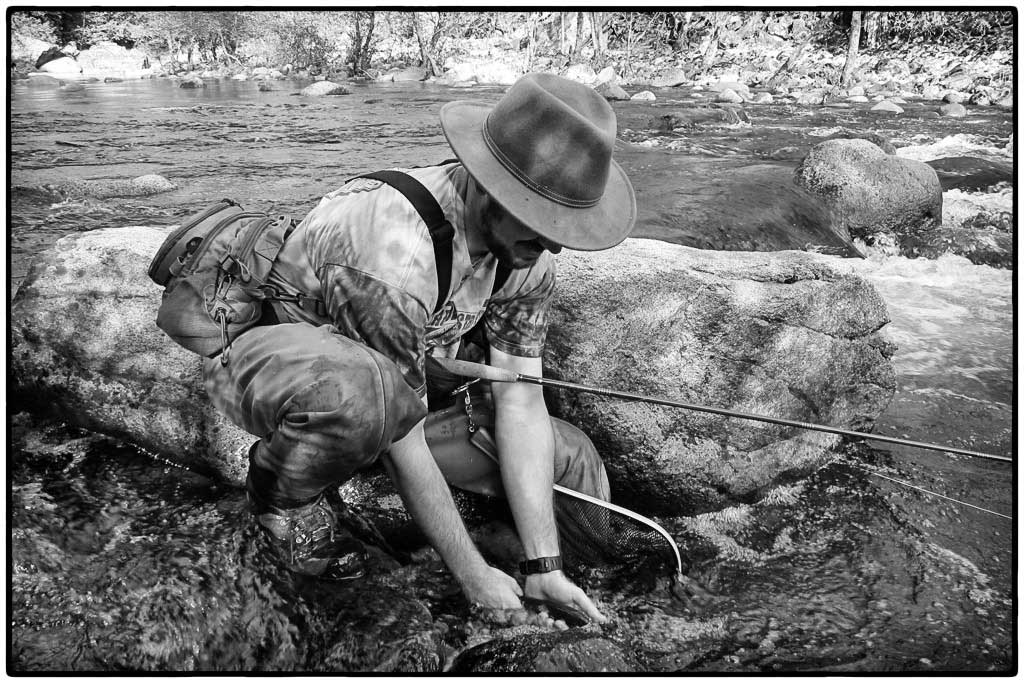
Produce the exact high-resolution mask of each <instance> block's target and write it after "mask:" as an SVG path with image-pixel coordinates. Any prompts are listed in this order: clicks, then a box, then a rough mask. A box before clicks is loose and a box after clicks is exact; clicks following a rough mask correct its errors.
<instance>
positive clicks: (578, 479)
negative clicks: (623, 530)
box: [551, 417, 611, 500]
mask: <svg viewBox="0 0 1024 683" xmlns="http://www.w3.org/2000/svg"><path fill="white" fill-rule="evenodd" d="M551 427H552V429H553V431H554V433H555V471H554V475H555V483H556V484H558V485H559V486H564V487H565V488H568V489H572V490H573V491H579V492H580V493H585V494H587V495H590V496H593V497H595V498H600V499H601V500H609V499H610V498H611V489H610V487H609V485H608V474H607V472H606V471H605V468H604V462H602V461H601V456H600V455H598V452H597V449H596V448H595V447H594V443H593V442H592V441H591V440H590V437H588V436H587V435H586V434H584V433H583V431H582V430H581V429H579V428H578V427H575V426H573V425H571V424H569V423H568V422H565V421H564V420H560V419H558V418H556V417H553V418H551Z"/></svg>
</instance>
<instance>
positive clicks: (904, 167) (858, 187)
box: [795, 139, 942, 246]
mask: <svg viewBox="0 0 1024 683" xmlns="http://www.w3.org/2000/svg"><path fill="white" fill-rule="evenodd" d="M795 177H796V182H797V184H798V185H799V186H800V187H803V188H805V189H807V190H808V191H810V192H812V193H814V194H816V195H818V196H819V197H821V198H822V199H823V200H824V201H825V202H826V204H827V205H828V206H829V207H831V209H832V213H833V216H834V217H835V220H836V226H837V228H839V229H844V230H846V231H847V233H848V234H849V235H850V237H853V238H862V239H865V240H867V241H869V242H871V241H873V240H874V238H875V236H877V235H880V234H891V235H893V236H894V237H895V238H896V239H897V241H898V242H900V243H901V244H903V243H904V242H905V241H906V245H907V246H909V244H910V241H914V240H916V239H918V238H920V237H922V236H923V235H924V234H925V233H928V232H930V231H933V230H934V229H935V228H936V227H938V225H940V224H941V222H942V188H941V186H940V184H939V178H938V176H937V175H936V173H935V171H934V170H933V169H932V168H931V167H930V166H928V165H927V164H925V163H923V162H920V161H916V160H913V159H905V158H901V157H898V156H894V155H890V154H886V153H885V152H884V151H882V150H881V149H880V148H879V147H878V146H877V145H874V144H872V143H871V142H868V141H867V140H860V139H856V140H828V141H826V142H822V143H820V144H818V145H815V146H814V147H813V148H811V151H810V152H809V153H808V155H807V157H805V158H804V160H803V162H802V163H801V164H800V166H799V167H798V168H797V169H796V174H795ZM908 240H909V241H908Z"/></svg>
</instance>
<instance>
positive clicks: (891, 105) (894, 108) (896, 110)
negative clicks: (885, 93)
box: [871, 100, 903, 114]
mask: <svg viewBox="0 0 1024 683" xmlns="http://www.w3.org/2000/svg"><path fill="white" fill-rule="evenodd" d="M871 111H873V112H878V113H882V114H902V113H903V107H901V106H899V105H898V104H896V103H895V102H893V101H891V100H882V101H881V102H879V103H878V104H876V105H875V106H873V107H871Z"/></svg>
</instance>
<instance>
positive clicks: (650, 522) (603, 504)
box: [552, 484, 683, 574]
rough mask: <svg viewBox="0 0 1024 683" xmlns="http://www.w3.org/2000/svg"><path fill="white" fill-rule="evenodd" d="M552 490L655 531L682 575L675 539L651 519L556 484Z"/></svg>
mask: <svg viewBox="0 0 1024 683" xmlns="http://www.w3.org/2000/svg"><path fill="white" fill-rule="evenodd" d="M552 488H554V490H555V491H558V492H559V493H563V494H565V495H567V496H570V497H572V498H578V499H579V500H582V501H585V502H587V503H590V504H592V505H597V506H600V507H603V508H607V509H608V510H611V511H613V512H617V513H619V514H620V515H625V516H626V517H629V518H630V519H634V520H636V521H638V522H640V523H641V524H643V525H645V526H649V527H651V528H652V529H654V530H655V531H657V532H658V533H659V534H661V535H662V536H664V537H665V540H666V541H668V545H669V547H670V548H672V552H673V553H675V556H676V568H677V570H678V573H679V574H682V573H683V558H682V556H681V555H680V554H679V546H677V545H676V542H675V539H674V538H672V535H671V534H669V533H668V532H667V531H665V529H664V528H663V527H662V526H661V525H660V524H658V523H657V522H655V521H654V520H653V519H648V518H647V517H644V516H643V515H641V514H640V513H638V512H633V511H632V510H628V509H626V508H624V507H622V506H620V505H616V504H615V503H609V502H608V501H606V500H601V499H600V498H594V497H593V496H588V495H587V494H585V493H580V492H579V491H573V490H572V489H567V488H565V487H564V486H559V485H558V484H553V485H552Z"/></svg>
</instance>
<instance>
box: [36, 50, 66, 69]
mask: <svg viewBox="0 0 1024 683" xmlns="http://www.w3.org/2000/svg"><path fill="white" fill-rule="evenodd" d="M58 59H70V57H69V56H68V55H66V54H65V53H64V51H63V50H61V49H60V48H59V47H53V46H51V47H48V48H46V49H45V50H43V51H42V52H41V53H40V54H39V56H38V57H36V62H35V67H36V70H38V71H42V70H43V66H44V65H46V64H48V63H49V62H53V61H56V60H58Z"/></svg>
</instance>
